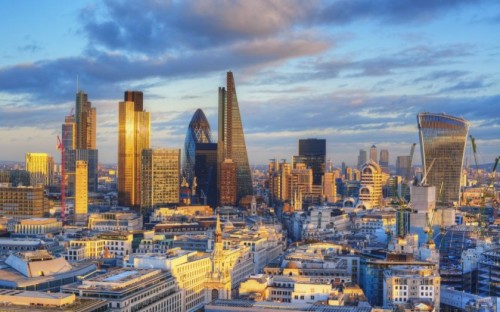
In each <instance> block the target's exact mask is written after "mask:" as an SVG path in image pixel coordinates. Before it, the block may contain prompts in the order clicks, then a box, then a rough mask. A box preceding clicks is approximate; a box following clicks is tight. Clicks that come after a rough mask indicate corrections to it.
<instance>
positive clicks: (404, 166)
mask: <svg viewBox="0 0 500 312" xmlns="http://www.w3.org/2000/svg"><path fill="white" fill-rule="evenodd" d="M409 167H410V156H398V157H397V158H396V175H398V176H402V177H403V178H404V177H406V173H407V172H408V170H410V169H411V168H409Z"/></svg>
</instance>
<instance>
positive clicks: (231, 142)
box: [217, 72, 253, 201]
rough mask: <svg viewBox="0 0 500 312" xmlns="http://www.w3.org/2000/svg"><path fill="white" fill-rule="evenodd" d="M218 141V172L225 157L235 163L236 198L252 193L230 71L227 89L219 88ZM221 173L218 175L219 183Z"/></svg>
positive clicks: (241, 127) (241, 125) (219, 181)
mask: <svg viewBox="0 0 500 312" xmlns="http://www.w3.org/2000/svg"><path fill="white" fill-rule="evenodd" d="M218 133H219V141H218V145H217V148H218V152H217V156H218V159H217V162H218V165H219V166H218V167H219V169H218V172H220V173H222V172H221V165H222V163H223V162H224V161H225V160H226V159H231V160H232V161H233V162H234V163H236V181H237V200H238V201H239V200H240V199H241V198H243V197H245V196H246V195H252V194H253V187H252V177H251V173H250V166H249V164H248V155H247V147H246V144H245V136H244V133H243V124H242V122H241V115H240V108H239V105H238V98H237V96H236V86H235V84H234V77H233V73H232V72H228V73H227V90H226V89H225V88H219V129H218ZM222 178H223V177H222V174H221V175H218V177H217V179H218V186H219V196H220V191H221V190H220V185H221V183H222V182H221V179H222Z"/></svg>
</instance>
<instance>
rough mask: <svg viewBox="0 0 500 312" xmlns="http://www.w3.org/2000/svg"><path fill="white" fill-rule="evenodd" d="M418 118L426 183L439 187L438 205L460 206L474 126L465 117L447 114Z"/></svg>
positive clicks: (428, 114)
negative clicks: (468, 135) (466, 146)
mask: <svg viewBox="0 0 500 312" xmlns="http://www.w3.org/2000/svg"><path fill="white" fill-rule="evenodd" d="M417 119H418V129H419V135H420V150H421V152H422V163H423V166H424V172H427V180H426V184H427V185H431V186H435V187H436V201H437V202H443V203H453V202H455V203H457V204H458V203H459V201H460V178H461V173H462V164H463V159H464V153H465V145H466V143H467V134H468V132H469V126H470V124H469V122H467V121H466V120H464V119H463V118H457V117H453V116H448V115H445V114H433V113H420V114H418V115H417ZM431 164H433V165H432V168H430V166H431ZM441 185H443V188H442V192H440V189H441Z"/></svg>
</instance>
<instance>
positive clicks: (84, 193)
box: [74, 160, 88, 226]
mask: <svg viewBox="0 0 500 312" xmlns="http://www.w3.org/2000/svg"><path fill="white" fill-rule="evenodd" d="M87 168H88V167H87V162H86V161H81V160H78V161H77V162H76V170H75V207H74V209H75V214H74V221H75V224H77V225H83V226H86V225H87V214H88V190H87V184H88V182H87V181H88V176H87Z"/></svg>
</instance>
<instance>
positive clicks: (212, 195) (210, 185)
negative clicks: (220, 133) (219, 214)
mask: <svg viewBox="0 0 500 312" xmlns="http://www.w3.org/2000/svg"><path fill="white" fill-rule="evenodd" d="M194 174H195V177H196V183H197V187H196V196H197V197H198V198H199V201H200V203H201V204H207V205H209V206H210V207H214V208H215V207H217V143H196V152H195V165H194Z"/></svg>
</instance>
